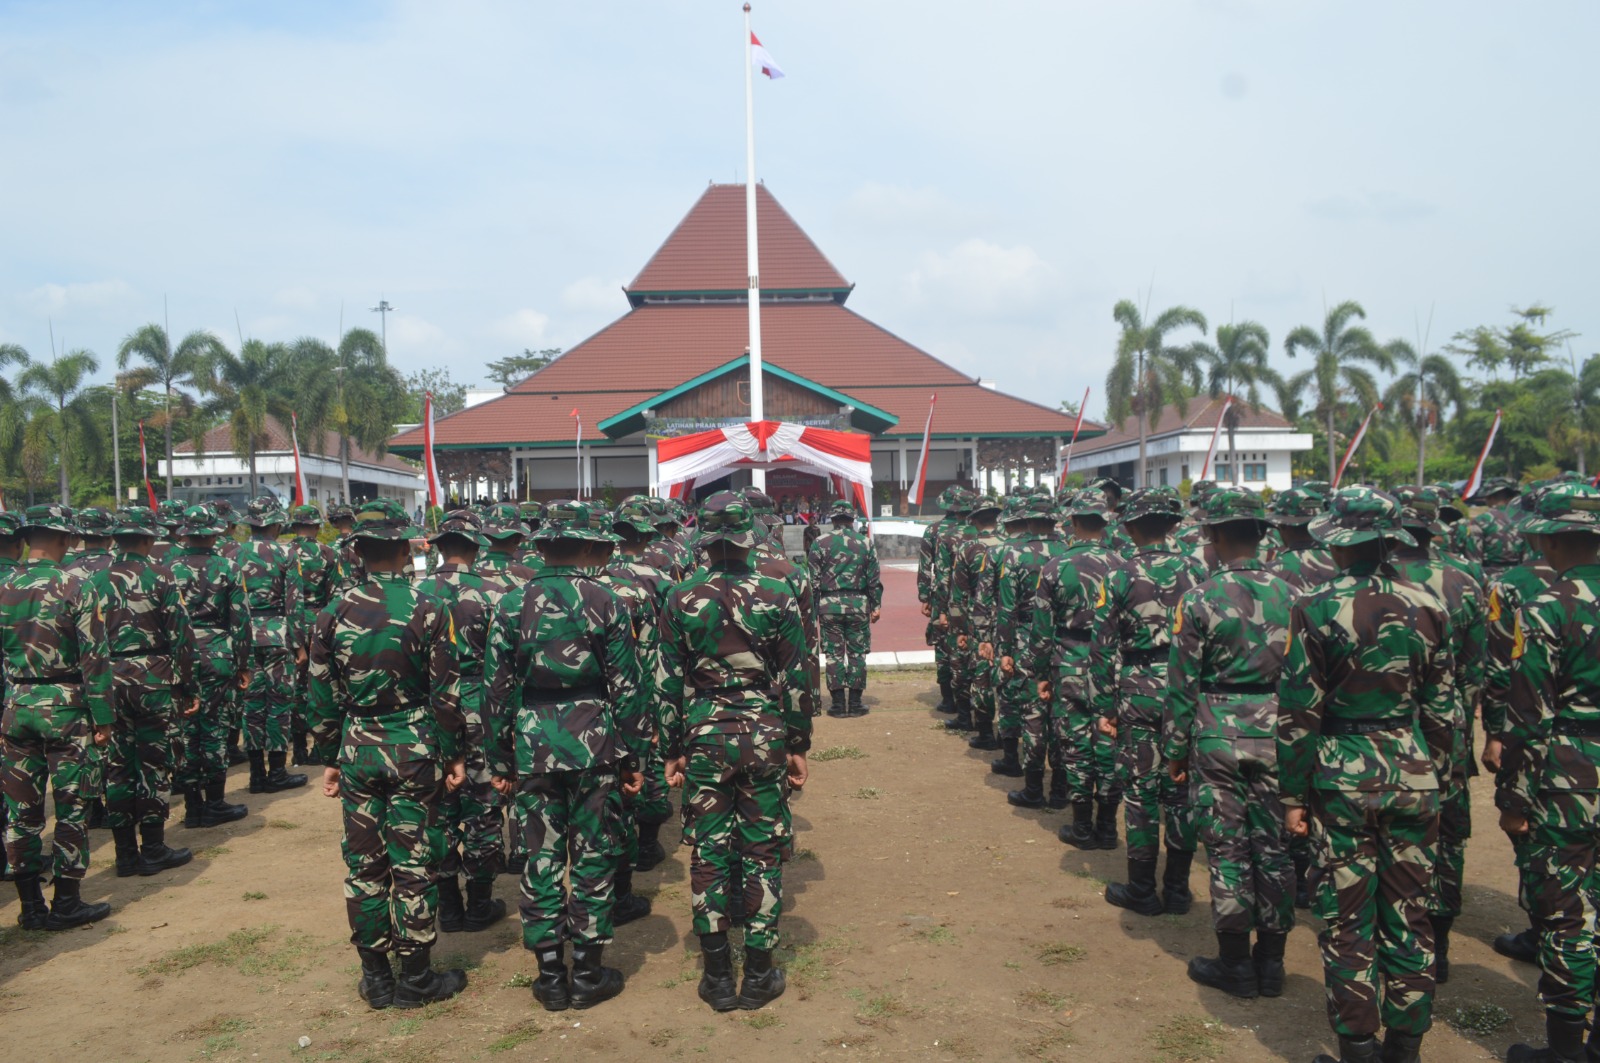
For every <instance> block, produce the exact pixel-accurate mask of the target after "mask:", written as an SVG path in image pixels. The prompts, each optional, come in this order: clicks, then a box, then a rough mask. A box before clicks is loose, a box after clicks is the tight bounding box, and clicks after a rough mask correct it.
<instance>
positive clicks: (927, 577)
mask: <svg viewBox="0 0 1600 1063" xmlns="http://www.w3.org/2000/svg"><path fill="white" fill-rule="evenodd" d="M960 533H961V519H960V518H959V517H956V516H954V515H953V514H949V513H947V514H945V515H944V516H942V517H940V518H939V519H938V520H936V521H934V522H933V523H932V524H930V525H928V527H927V530H925V531H924V532H923V533H922V541H921V542H919V543H918V544H917V601H919V602H928V603H929V604H930V605H933V606H934V609H933V615H934V616H938V615H939V613H940V612H942V611H943V598H944V588H943V587H941V586H940V585H939V583H938V582H937V579H936V572H935V565H934V561H935V559H936V558H937V556H938V553H939V547H940V544H941V543H942V541H943V540H944V539H946V538H947V537H949V536H953V535H959V534H960Z"/></svg>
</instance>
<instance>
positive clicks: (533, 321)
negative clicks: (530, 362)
mask: <svg viewBox="0 0 1600 1063" xmlns="http://www.w3.org/2000/svg"><path fill="white" fill-rule="evenodd" d="M549 327H550V315H549V314H541V313H540V312H539V311H537V310H530V309H527V308H523V309H521V310H518V311H516V312H515V313H512V314H507V315H506V316H505V317H502V318H500V319H499V320H498V321H495V322H493V323H492V324H490V326H489V335H490V336H493V337H494V338H495V339H499V340H505V341H507V342H510V343H520V344H521V345H522V346H524V347H537V346H538V345H539V344H540V343H542V342H544V335H545V330H546V329H548V328H549Z"/></svg>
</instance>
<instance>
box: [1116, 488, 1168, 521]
mask: <svg viewBox="0 0 1600 1063" xmlns="http://www.w3.org/2000/svg"><path fill="white" fill-rule="evenodd" d="M1145 517H1159V518H1161V519H1163V520H1182V519H1183V499H1181V498H1179V497H1178V492H1177V491H1176V490H1175V489H1173V488H1171V487H1141V488H1140V489H1139V490H1137V491H1135V492H1134V493H1133V494H1131V495H1129V496H1128V497H1127V499H1126V500H1125V501H1124V503H1123V507H1122V519H1123V521H1124V522H1127V521H1135V520H1142V519H1143V518H1145Z"/></svg>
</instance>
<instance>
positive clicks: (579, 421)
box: [572, 406, 583, 501]
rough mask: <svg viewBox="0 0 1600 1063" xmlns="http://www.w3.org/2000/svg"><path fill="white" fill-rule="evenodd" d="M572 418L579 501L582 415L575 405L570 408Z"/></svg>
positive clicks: (581, 480)
mask: <svg viewBox="0 0 1600 1063" xmlns="http://www.w3.org/2000/svg"><path fill="white" fill-rule="evenodd" d="M572 419H573V421H574V422H576V423H577V426H578V430H577V435H576V438H575V439H574V440H573V445H572V446H573V452H574V453H575V454H576V455H577V459H578V487H577V491H578V493H577V495H576V497H577V498H578V499H579V500H580V501H581V500H582V499H583V415H582V414H581V413H579V412H578V408H577V407H576V406H574V407H573V408H572Z"/></svg>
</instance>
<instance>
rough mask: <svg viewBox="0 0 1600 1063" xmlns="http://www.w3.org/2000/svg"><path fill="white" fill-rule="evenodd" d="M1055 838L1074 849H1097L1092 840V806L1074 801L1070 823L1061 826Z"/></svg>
mask: <svg viewBox="0 0 1600 1063" xmlns="http://www.w3.org/2000/svg"><path fill="white" fill-rule="evenodd" d="M1056 837H1057V838H1060V839H1061V841H1062V843H1063V844H1065V845H1070V846H1072V847H1073V848H1074V849H1098V848H1099V845H1097V844H1096V843H1095V840H1094V805H1092V804H1090V803H1089V802H1088V801H1085V800H1081V799H1080V800H1077V801H1074V802H1073V803H1072V822H1071V823H1064V824H1062V826H1061V829H1060V830H1058V831H1056Z"/></svg>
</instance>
